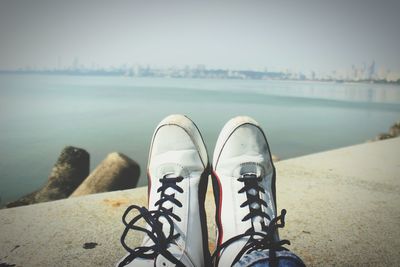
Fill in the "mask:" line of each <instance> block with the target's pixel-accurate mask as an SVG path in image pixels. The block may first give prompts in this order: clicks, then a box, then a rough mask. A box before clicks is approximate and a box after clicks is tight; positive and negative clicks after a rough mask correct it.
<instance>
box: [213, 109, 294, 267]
mask: <svg viewBox="0 0 400 267" xmlns="http://www.w3.org/2000/svg"><path fill="white" fill-rule="evenodd" d="M212 167H213V171H212V178H213V187H214V195H215V201H216V222H217V228H218V239H217V242H218V243H217V250H216V252H215V253H214V255H213V259H214V264H215V265H219V266H224V267H225V266H231V265H233V264H235V263H236V262H238V261H239V260H240V258H241V257H242V256H243V255H244V254H245V253H250V252H252V251H254V250H269V249H272V247H274V248H275V247H276V249H281V248H280V247H281V245H283V244H287V242H286V241H279V237H278V231H277V227H282V226H283V224H284V213H285V211H283V212H282V213H283V215H282V216H279V217H277V212H276V193H275V167H274V164H273V163H272V160H271V153H270V149H269V146H268V143H267V139H266V137H265V134H264V132H263V130H262V129H261V127H260V125H259V124H258V123H257V122H256V121H255V120H253V119H252V118H249V117H245V116H240V117H236V118H233V119H231V120H230V121H228V122H227V123H226V124H225V126H224V128H223V129H222V131H221V133H220V135H219V137H218V140H217V143H216V146H215V150H214V158H213V166H212ZM278 220H280V221H281V222H282V223H281V224H277V221H278ZM282 249H283V248H282Z"/></svg>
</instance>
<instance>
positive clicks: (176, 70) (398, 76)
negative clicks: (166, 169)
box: [0, 57, 400, 83]
mask: <svg viewBox="0 0 400 267" xmlns="http://www.w3.org/2000/svg"><path fill="white" fill-rule="evenodd" d="M2 73H16V74H27V73H30V74H61V75H97V76H98V75H100V76H110V75H111V76H130V77H170V78H221V79H277V80H311V81H349V82H350V81H351V82H357V81H360V82H368V81H375V82H396V83H400V73H399V72H393V71H391V70H389V69H386V68H384V67H382V66H381V67H379V69H378V68H377V66H376V63H375V61H372V62H371V63H370V64H365V63H364V64H363V65H360V66H356V65H354V64H353V65H352V66H351V68H347V69H340V70H332V71H330V72H318V71H313V70H312V71H310V72H303V71H293V70H290V69H287V68H286V69H282V70H277V71H275V70H270V69H268V68H267V67H266V68H264V69H263V70H259V69H229V68H208V67H207V66H206V65H204V64H196V65H195V66H190V65H185V66H168V67H158V66H151V65H149V64H146V65H140V64H129V63H124V64H121V65H119V66H101V65H99V64H96V63H94V62H93V63H92V64H91V65H90V66H86V65H85V64H81V63H80V62H79V58H77V57H76V58H75V59H74V60H73V61H72V62H71V63H70V64H69V65H68V64H66V65H62V64H61V61H59V62H58V64H57V66H46V67H41V68H37V67H32V66H26V67H23V68H16V69H8V70H6V69H3V70H1V69H0V74H2Z"/></svg>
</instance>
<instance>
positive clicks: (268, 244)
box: [211, 174, 290, 266]
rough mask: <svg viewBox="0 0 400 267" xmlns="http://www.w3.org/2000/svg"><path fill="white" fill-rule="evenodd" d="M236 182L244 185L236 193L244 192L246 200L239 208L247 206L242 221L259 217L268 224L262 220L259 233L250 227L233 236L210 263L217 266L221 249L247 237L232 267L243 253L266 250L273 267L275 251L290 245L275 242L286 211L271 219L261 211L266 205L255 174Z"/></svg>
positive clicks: (214, 255)
mask: <svg viewBox="0 0 400 267" xmlns="http://www.w3.org/2000/svg"><path fill="white" fill-rule="evenodd" d="M237 180H238V181H239V182H243V183H244V186H243V188H241V189H240V190H239V191H238V193H244V192H246V196H247V200H246V201H245V202H243V203H242V204H241V205H240V207H241V208H244V207H246V206H249V213H248V214H247V215H246V216H245V217H243V219H242V221H247V220H250V219H253V218H255V217H257V216H259V217H261V218H267V219H268V220H269V221H270V222H269V224H268V225H265V224H264V220H262V221H261V227H262V231H261V232H257V231H255V229H254V227H253V226H252V227H250V228H249V229H248V230H247V231H246V232H244V233H243V234H240V235H237V236H234V237H232V238H231V239H229V240H227V241H225V242H224V243H223V244H221V245H220V246H218V247H217V249H216V250H215V251H214V253H213V255H212V258H211V259H212V262H214V266H217V265H218V262H219V254H220V252H221V251H222V250H223V249H225V248H227V247H228V246H229V245H231V244H232V243H234V242H236V241H238V240H240V239H241V238H244V237H249V239H248V241H247V242H246V245H245V246H244V247H243V248H242V249H241V250H240V251H239V253H238V254H237V255H236V257H235V259H234V260H233V262H232V265H234V264H235V263H236V262H238V261H239V260H240V258H241V257H242V256H243V255H244V254H245V253H246V254H248V253H251V252H252V251H255V250H268V251H269V262H270V264H271V266H274V265H275V264H276V263H277V262H276V251H282V250H287V249H286V248H284V247H283V245H290V242H289V240H276V239H277V238H276V233H277V229H278V228H283V227H284V226H285V215H286V210H285V209H283V210H282V211H281V214H280V215H279V216H277V217H275V218H272V219H271V218H270V216H269V215H268V214H267V213H265V212H263V211H262V209H261V207H262V206H264V207H265V208H267V207H268V205H267V203H266V202H265V201H264V200H262V199H260V194H259V192H262V193H265V190H264V188H263V187H262V186H260V185H259V182H260V181H261V180H262V178H261V177H257V176H256V175H255V174H245V175H243V176H242V177H240V178H238V179H237Z"/></svg>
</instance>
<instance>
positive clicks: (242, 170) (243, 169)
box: [234, 162, 264, 231]
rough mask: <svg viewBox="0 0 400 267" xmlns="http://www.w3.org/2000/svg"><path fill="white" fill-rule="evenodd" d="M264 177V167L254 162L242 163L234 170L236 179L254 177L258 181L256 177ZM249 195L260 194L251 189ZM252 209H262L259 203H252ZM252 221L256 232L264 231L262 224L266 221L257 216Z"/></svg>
mask: <svg viewBox="0 0 400 267" xmlns="http://www.w3.org/2000/svg"><path fill="white" fill-rule="evenodd" d="M263 175H264V169H263V167H261V166H260V165H259V164H257V163H254V162H247V163H242V164H240V165H239V166H238V167H237V168H236V169H235V170H234V176H235V177H243V176H254V179H256V177H262V176H263ZM247 193H248V194H251V195H256V194H257V193H258V192H257V191H256V190H255V189H249V190H248V191H247ZM250 207H251V208H253V209H259V208H261V207H260V205H259V204H258V203H250ZM251 221H252V225H253V227H254V230H255V231H262V223H263V221H264V220H263V218H262V217H260V216H256V217H254V218H252V219H251Z"/></svg>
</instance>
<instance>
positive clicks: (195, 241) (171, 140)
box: [118, 115, 210, 266]
mask: <svg viewBox="0 0 400 267" xmlns="http://www.w3.org/2000/svg"><path fill="white" fill-rule="evenodd" d="M208 175H209V164H208V156H207V151H206V148H205V145H204V142H203V139H202V137H201V135H200V132H199V130H198V129H197V127H196V125H195V124H194V123H193V122H192V121H191V120H190V119H188V118H187V117H185V116H182V115H171V116H168V117H167V118H165V119H164V120H163V121H161V122H160V124H159V125H158V126H157V128H156V130H155V132H154V135H153V139H152V141H151V147H150V153H149V162H148V179H149V185H148V187H149V189H148V193H149V195H148V197H149V207H148V209H146V208H144V207H138V206H135V205H133V206H131V207H129V208H128V210H127V211H126V212H125V214H124V217H123V221H124V224H125V226H126V229H125V231H124V233H123V235H122V237H121V243H122V245H123V247H124V248H125V249H126V250H127V251H128V255H127V256H126V257H124V258H123V259H122V260H121V261H120V262H119V263H118V266H208V265H209V257H210V256H209V251H208V238H207V225H206V217H205V209H204V199H205V194H206V190H207V180H208ZM135 210H136V211H139V213H140V214H139V215H138V216H136V217H135V218H133V219H132V220H130V221H127V220H126V217H127V215H128V214H129V213H130V211H135ZM139 219H144V220H146V223H147V228H142V227H140V226H138V224H137V222H138V220H139ZM130 230H138V231H142V232H145V238H144V240H143V243H142V245H141V246H140V247H136V248H130V247H129V246H128V245H127V243H128V242H127V240H126V239H128V238H127V235H128V232H131V231H130Z"/></svg>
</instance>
